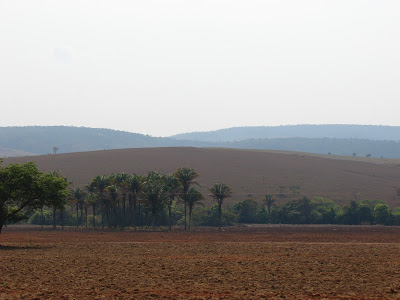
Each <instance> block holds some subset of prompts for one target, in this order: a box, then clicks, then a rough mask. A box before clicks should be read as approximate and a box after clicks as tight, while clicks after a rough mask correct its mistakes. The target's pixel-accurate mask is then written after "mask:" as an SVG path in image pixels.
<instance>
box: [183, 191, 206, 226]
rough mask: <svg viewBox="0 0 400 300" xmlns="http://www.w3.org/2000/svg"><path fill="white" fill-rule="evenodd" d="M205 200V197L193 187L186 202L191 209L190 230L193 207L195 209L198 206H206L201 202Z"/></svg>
mask: <svg viewBox="0 0 400 300" xmlns="http://www.w3.org/2000/svg"><path fill="white" fill-rule="evenodd" d="M203 199H204V197H203V195H202V194H201V193H200V192H199V191H198V190H196V189H195V188H193V187H192V188H191V189H190V190H189V191H188V194H187V199H186V200H187V206H188V208H189V230H190V225H191V220H192V212H193V207H195V206H196V205H201V206H203V205H204V204H203V203H202V202H201V200H203Z"/></svg>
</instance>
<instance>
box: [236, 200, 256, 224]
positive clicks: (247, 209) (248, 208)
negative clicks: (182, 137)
mask: <svg viewBox="0 0 400 300" xmlns="http://www.w3.org/2000/svg"><path fill="white" fill-rule="evenodd" d="M233 210H234V211H235V212H236V213H237V215H238V221H239V223H257V221H258V220H257V216H258V211H259V205H258V203H257V202H256V201H254V200H253V199H246V200H243V201H240V202H238V203H236V204H235V205H234V206H233Z"/></svg>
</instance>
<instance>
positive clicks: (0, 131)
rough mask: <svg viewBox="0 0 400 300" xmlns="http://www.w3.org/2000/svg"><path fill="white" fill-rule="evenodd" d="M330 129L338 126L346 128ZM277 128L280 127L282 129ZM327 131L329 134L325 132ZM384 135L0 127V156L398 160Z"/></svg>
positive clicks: (398, 148)
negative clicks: (255, 155) (214, 136)
mask: <svg viewBox="0 0 400 300" xmlns="http://www.w3.org/2000/svg"><path fill="white" fill-rule="evenodd" d="M299 126H300V127H302V128H303V129H304V128H308V127H307V126H314V125H299ZM323 126H327V127H326V128H330V126H331V125H321V128H322V127H323ZM332 126H339V127H340V126H350V125H332ZM281 127H282V128H283V127H285V126H281ZM375 127H376V128H375ZM375 127H374V126H372V128H370V131H371V132H373V131H374V130H373V128H375V131H376V132H378V131H379V130H380V129H383V128H386V127H385V126H375ZM381 127H382V128H381ZM249 128H250V127H249ZM363 128H364V127H363ZM366 128H367V127H365V128H364V129H366ZM368 128H369V127H368ZM396 128H397V127H396ZM242 129H244V128H242ZM258 129H260V128H258ZM226 130H228V129H226ZM232 130H234V128H232ZM260 130H261V129H260ZM296 130H297V129H296ZM228 131H229V130H228ZM327 132H329V130H328V131H327ZM388 132H389V131H388ZM388 132H386V135H383V136H386V137H388V138H387V140H386V141H383V140H372V139H361V138H359V137H357V138H332V137H329V138H315V137H314V138H304V137H278V138H247V139H244V140H238V141H225V142H215V141H214V142H212V141H202V140H182V139H174V138H158V137H152V136H148V135H143V134H138V133H131V132H125V131H117V130H110V129H96V128H86V127H67V126H43V127H42V126H28V127H0V157H13V156H24V155H40V154H49V153H52V152H53V147H57V148H58V151H57V153H58V154H60V153H70V152H82V151H95V150H111V149H124V148H151V147H218V148H241V149H271V150H288V151H300V152H309V153H321V154H327V153H331V154H336V155H346V156H352V155H353V153H355V154H356V156H365V155H367V154H371V156H372V157H385V158H400V142H398V141H395V139H396V135H395V134H393V135H392V136H390V138H389V133H388ZM393 132H395V131H393ZM321 134H322V133H321ZM326 135H327V134H326ZM364 135H366V133H364ZM360 136H361V134H360ZM371 136H372V135H371Z"/></svg>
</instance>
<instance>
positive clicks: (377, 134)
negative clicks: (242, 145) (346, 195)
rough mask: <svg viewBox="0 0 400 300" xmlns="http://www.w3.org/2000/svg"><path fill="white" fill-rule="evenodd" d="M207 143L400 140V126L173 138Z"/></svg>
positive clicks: (234, 131) (245, 130)
mask: <svg viewBox="0 0 400 300" xmlns="http://www.w3.org/2000/svg"><path fill="white" fill-rule="evenodd" d="M170 137H171V138H174V139H185V140H193V141H207V142H233V141H242V140H247V139H274V138H337V139H368V140H379V141H383V140H388V141H400V126H376V125H342V124H338V125H285V126H249V127H232V128H226V129H220V130H215V131H205V132H190V133H182V134H177V135H173V136H170Z"/></svg>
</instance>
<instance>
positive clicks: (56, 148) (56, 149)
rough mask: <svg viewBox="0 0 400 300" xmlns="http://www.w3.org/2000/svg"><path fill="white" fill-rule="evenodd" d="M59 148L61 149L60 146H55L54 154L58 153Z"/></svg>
mask: <svg viewBox="0 0 400 300" xmlns="http://www.w3.org/2000/svg"><path fill="white" fill-rule="evenodd" d="M58 150H59V149H58V147H56V146H54V147H53V154H57V151H58Z"/></svg>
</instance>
